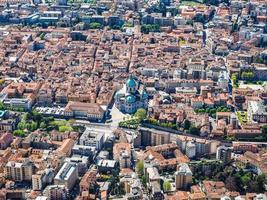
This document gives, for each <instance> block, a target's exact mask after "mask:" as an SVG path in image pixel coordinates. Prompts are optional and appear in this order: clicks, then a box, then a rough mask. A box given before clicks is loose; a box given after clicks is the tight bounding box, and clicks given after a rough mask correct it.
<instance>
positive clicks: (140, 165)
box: [136, 160, 144, 175]
mask: <svg viewBox="0 0 267 200" xmlns="http://www.w3.org/2000/svg"><path fill="white" fill-rule="evenodd" d="M136 170H137V173H138V174H141V175H143V174H144V161H142V160H138V162H137V163H136Z"/></svg>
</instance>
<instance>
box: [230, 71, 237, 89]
mask: <svg viewBox="0 0 267 200" xmlns="http://www.w3.org/2000/svg"><path fill="white" fill-rule="evenodd" d="M231 80H232V82H233V86H234V87H237V81H238V75H237V73H233V74H232V76H231Z"/></svg>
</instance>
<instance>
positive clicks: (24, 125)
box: [18, 121, 26, 130]
mask: <svg viewBox="0 0 267 200" xmlns="http://www.w3.org/2000/svg"><path fill="white" fill-rule="evenodd" d="M25 128H26V123H25V122H24V121H21V122H19V123H18V129H20V130H24V129H25Z"/></svg>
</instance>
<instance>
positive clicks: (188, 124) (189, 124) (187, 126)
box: [184, 119, 191, 130]
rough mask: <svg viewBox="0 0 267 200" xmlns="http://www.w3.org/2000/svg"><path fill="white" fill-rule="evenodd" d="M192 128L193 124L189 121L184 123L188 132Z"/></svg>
mask: <svg viewBox="0 0 267 200" xmlns="http://www.w3.org/2000/svg"><path fill="white" fill-rule="evenodd" d="M190 126H191V122H190V121H189V120H188V119H186V120H185V121H184V129H185V130H188V129H189V128H190Z"/></svg>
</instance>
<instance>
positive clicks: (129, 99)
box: [126, 95, 135, 103]
mask: <svg viewBox="0 0 267 200" xmlns="http://www.w3.org/2000/svg"><path fill="white" fill-rule="evenodd" d="M126 102H127V103H134V102H135V96H133V95H128V96H127V97H126Z"/></svg>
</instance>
